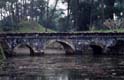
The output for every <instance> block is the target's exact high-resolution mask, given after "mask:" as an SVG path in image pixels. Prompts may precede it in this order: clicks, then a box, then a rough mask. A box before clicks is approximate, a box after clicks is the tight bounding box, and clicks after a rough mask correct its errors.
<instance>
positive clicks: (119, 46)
mask: <svg viewBox="0 0 124 80" xmlns="http://www.w3.org/2000/svg"><path fill="white" fill-rule="evenodd" d="M109 49H110V51H109V53H111V54H115V55H117V54H124V40H117V41H116V44H115V45H114V46H111V47H109Z"/></svg>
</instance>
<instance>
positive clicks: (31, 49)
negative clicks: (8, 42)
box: [13, 44, 34, 55]
mask: <svg viewBox="0 0 124 80" xmlns="http://www.w3.org/2000/svg"><path fill="white" fill-rule="evenodd" d="M21 46H25V47H26V48H28V49H29V50H30V55H34V50H33V48H32V47H31V46H30V45H28V44H18V45H17V46H16V47H14V48H13V52H14V50H16V49H18V48H19V47H21ZM14 53H15V52H14Z"/></svg>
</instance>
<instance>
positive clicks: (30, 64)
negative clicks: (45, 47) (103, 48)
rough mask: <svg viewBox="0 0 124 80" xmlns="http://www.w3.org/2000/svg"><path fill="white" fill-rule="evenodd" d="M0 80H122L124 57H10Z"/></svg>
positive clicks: (1, 72) (1, 70) (4, 65)
mask: <svg viewBox="0 0 124 80" xmlns="http://www.w3.org/2000/svg"><path fill="white" fill-rule="evenodd" d="M1 67H2V68H1V69H0V80H113V79H114V80H123V79H124V76H123V74H124V56H117V57H115V56H91V55H82V56H81V55H79V56H64V55H45V56H40V57H29V56H25V57H24V56H22V57H13V58H8V59H7V60H5V61H4V64H3V65H2V66H1Z"/></svg>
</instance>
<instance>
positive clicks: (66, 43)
mask: <svg viewBox="0 0 124 80" xmlns="http://www.w3.org/2000/svg"><path fill="white" fill-rule="evenodd" d="M55 42H57V43H59V44H61V45H62V46H63V48H64V50H65V54H74V52H75V47H74V45H73V44H72V43H71V42H69V41H66V40H50V41H48V42H47V43H45V45H44V50H45V49H46V48H47V46H48V45H50V44H52V43H55Z"/></svg>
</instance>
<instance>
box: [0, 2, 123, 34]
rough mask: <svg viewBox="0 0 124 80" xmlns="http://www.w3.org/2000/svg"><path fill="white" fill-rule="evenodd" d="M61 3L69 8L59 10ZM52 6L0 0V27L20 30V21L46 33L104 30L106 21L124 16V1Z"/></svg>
mask: <svg viewBox="0 0 124 80" xmlns="http://www.w3.org/2000/svg"><path fill="white" fill-rule="evenodd" d="M60 2H61V3H63V4H67V9H66V10H63V9H57V5H58V4H59V3H60ZM49 4H50V1H49V0H0V26H2V27H3V29H8V28H9V29H18V27H19V26H18V24H19V23H20V22H21V21H23V20H28V21H30V20H31V21H36V22H37V23H39V24H41V25H43V26H44V27H46V31H47V28H51V29H54V30H56V31H64V32H67V31H86V30H89V29H90V28H91V27H93V26H95V27H96V28H98V29H104V26H103V23H104V22H105V21H106V20H107V19H112V20H113V19H114V16H116V17H117V18H122V17H123V16H124V0H55V3H54V5H53V6H49ZM64 11H67V15H64ZM63 15H64V16H63Z"/></svg>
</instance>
